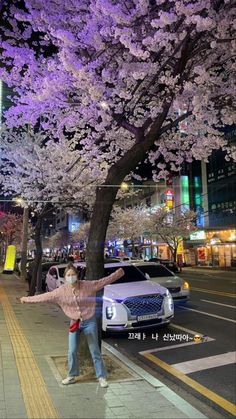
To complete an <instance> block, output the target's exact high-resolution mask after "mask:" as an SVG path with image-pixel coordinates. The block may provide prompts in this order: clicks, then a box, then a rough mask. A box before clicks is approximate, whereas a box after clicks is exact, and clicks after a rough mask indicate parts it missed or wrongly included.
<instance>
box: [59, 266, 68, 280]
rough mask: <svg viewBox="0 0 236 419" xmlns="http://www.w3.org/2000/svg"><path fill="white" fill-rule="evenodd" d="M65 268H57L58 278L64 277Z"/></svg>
mask: <svg viewBox="0 0 236 419" xmlns="http://www.w3.org/2000/svg"><path fill="white" fill-rule="evenodd" d="M65 269H66V268H65V267H64V268H58V273H59V278H63V277H64V272H65Z"/></svg>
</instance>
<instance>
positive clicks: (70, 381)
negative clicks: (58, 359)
mask: <svg viewBox="0 0 236 419" xmlns="http://www.w3.org/2000/svg"><path fill="white" fill-rule="evenodd" d="M75 381H76V380H75V377H66V378H64V380H62V384H64V385H65V386H67V385H68V384H74V383H75Z"/></svg>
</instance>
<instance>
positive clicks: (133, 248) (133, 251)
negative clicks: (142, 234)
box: [132, 240, 135, 257]
mask: <svg viewBox="0 0 236 419" xmlns="http://www.w3.org/2000/svg"><path fill="white" fill-rule="evenodd" d="M132 256H133V257H135V245H134V240H132Z"/></svg>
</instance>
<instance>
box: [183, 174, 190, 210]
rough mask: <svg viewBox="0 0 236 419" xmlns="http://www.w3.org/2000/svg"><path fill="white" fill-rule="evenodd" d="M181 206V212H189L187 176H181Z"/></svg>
mask: <svg viewBox="0 0 236 419" xmlns="http://www.w3.org/2000/svg"><path fill="white" fill-rule="evenodd" d="M181 206H182V209H183V210H185V211H186V210H189V181H188V176H181Z"/></svg>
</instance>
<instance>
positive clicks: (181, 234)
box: [150, 207, 197, 262]
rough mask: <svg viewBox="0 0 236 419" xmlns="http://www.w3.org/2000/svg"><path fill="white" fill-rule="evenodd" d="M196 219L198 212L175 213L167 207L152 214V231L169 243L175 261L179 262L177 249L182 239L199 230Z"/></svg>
mask: <svg viewBox="0 0 236 419" xmlns="http://www.w3.org/2000/svg"><path fill="white" fill-rule="evenodd" d="M195 219H196V214H195V213H194V212H193V211H185V212H183V213H182V214H175V213H174V212H172V211H167V209H166V207H164V208H161V209H159V210H157V211H155V212H153V213H151V214H150V228H151V232H152V234H155V235H156V236H157V238H158V237H159V238H161V239H162V240H163V242H165V243H167V245H168V247H169V249H170V252H171V254H172V257H173V260H174V262H177V251H178V246H179V245H180V243H181V241H182V240H183V239H185V238H188V237H189V235H190V234H191V233H192V232H193V231H195V230H197V228H196V224H195Z"/></svg>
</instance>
